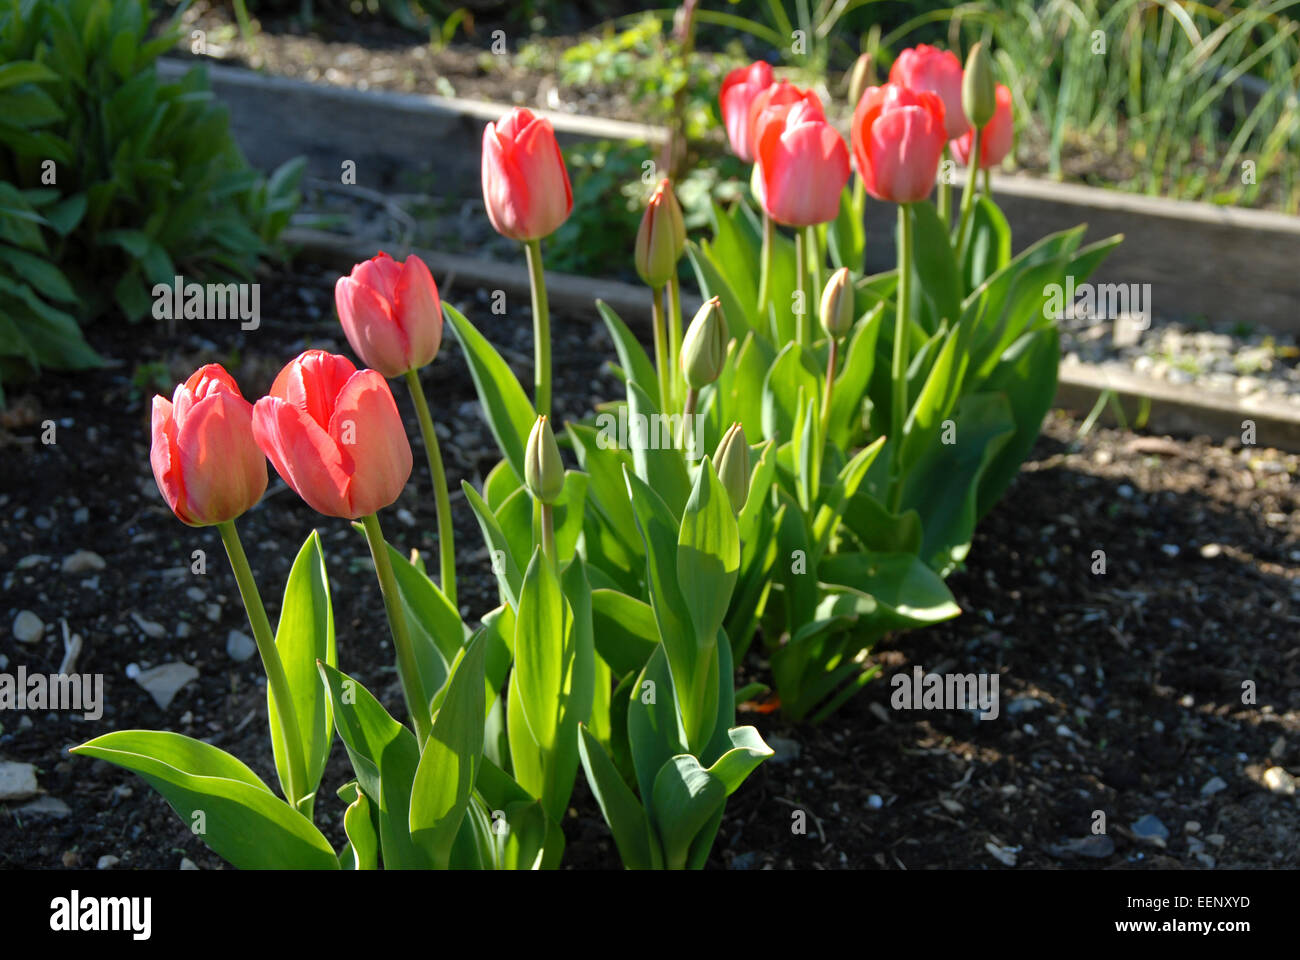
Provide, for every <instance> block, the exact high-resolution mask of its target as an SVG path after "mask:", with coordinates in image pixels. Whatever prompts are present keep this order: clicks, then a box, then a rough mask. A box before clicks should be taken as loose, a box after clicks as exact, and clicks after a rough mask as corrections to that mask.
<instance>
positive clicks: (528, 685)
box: [515, 547, 573, 750]
mask: <svg viewBox="0 0 1300 960" xmlns="http://www.w3.org/2000/svg"><path fill="white" fill-rule="evenodd" d="M572 631H573V610H572V609H571V608H570V606H569V602H568V600H566V599H565V597H564V593H563V592H562V591H561V589H560V580H559V578H558V577H557V576H556V575H555V570H554V568H553V567H552V566H551V562H550V561H549V560H548V559H547V558H546V557H544V556H543V555H542V551H541V548H540V547H539V548H538V549H537V550H535V551H534V552H533V557H532V560H531V562H530V563H529V564H528V570H527V571H526V572H525V573H524V584H523V590H522V592H521V593H520V597H519V614H518V619H517V621H516V623H515V676H516V677H517V678H518V682H519V703H520V706H521V707H523V711H524V718H525V719H526V721H527V723H528V728H529V730H531V731H532V734H533V739H534V740H535V741H537V744H538V745H539V746H540V747H541V748H542V749H544V750H550V749H552V748H553V747H554V746H555V741H556V737H557V735H558V731H559V721H560V700H561V696H562V695H563V693H564V688H565V677H566V674H567V672H568V670H569V669H570V665H569V664H568V663H566V662H565V652H566V651H565V647H566V646H567V645H568V642H569V639H570V635H571V633H572Z"/></svg>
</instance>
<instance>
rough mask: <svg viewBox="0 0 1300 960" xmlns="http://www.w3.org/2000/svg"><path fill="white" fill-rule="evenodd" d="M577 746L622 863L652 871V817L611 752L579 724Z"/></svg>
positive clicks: (653, 845)
mask: <svg viewBox="0 0 1300 960" xmlns="http://www.w3.org/2000/svg"><path fill="white" fill-rule="evenodd" d="M579 730H580V732H581V739H580V740H579V741H578V749H579V750H580V751H581V755H582V768H583V770H584V771H586V774H587V783H588V784H589V785H590V786H591V792H592V795H593V796H595V798H596V803H597V804H599V805H600V812H601V813H602V814H604V816H605V822H606V823H607V824H609V830H610V833H612V834H613V835H614V844H615V846H617V847H618V855H619V857H620V859H622V861H623V866H624V867H626V868H627V869H629V870H653V869H655V867H657V866H659V865H660V864H658V863H656V859H657V858H656V854H657V853H658V849H657V847H658V844H657V843H656V842H655V839H654V837H653V836H652V834H651V832H650V820H649V818H648V817H647V816H646V812H645V808H644V807H642V806H641V804H640V803H639V802H637V799H636V797H635V796H634V795H633V793H632V790H631V789H630V788H629V787H628V785H627V784H626V783H625V782H624V781H623V778H622V776H620V775H619V772H618V770H616V769H615V767H614V763H613V761H611V760H610V759H609V754H607V753H606V752H605V749H604V747H602V746H601V745H600V742H599V741H598V740H597V739H596V738H595V737H594V736H592V735H591V733H590V732H589V731H588V730H587V728H586V727H585V726H584V727H580V728H579Z"/></svg>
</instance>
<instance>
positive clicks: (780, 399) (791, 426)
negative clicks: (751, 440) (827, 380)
mask: <svg viewBox="0 0 1300 960" xmlns="http://www.w3.org/2000/svg"><path fill="white" fill-rule="evenodd" d="M801 391H802V393H803V395H804V396H805V397H819V396H821V371H820V370H819V369H818V365H817V360H816V357H815V356H814V355H813V353H812V351H811V350H809V349H807V348H806V347H803V346H801V345H800V344H798V343H796V342H794V341H793V340H792V341H790V342H788V343H787V344H786V345H785V347H783V348H782V350H781V352H780V353H779V354H777V357H776V361H775V362H774V363H773V364H772V366H771V368H770V369H769V370H768V371H767V376H766V378H765V379H764V381H763V432H762V434H760V436H763V437H767V438H769V439H775V440H776V441H777V442H778V443H785V442H786V441H788V440H790V439H791V438H792V437H793V436H794V431H795V424H796V423H797V422H798V420H799V415H800V413H801V411H800V410H799V394H800V392H801Z"/></svg>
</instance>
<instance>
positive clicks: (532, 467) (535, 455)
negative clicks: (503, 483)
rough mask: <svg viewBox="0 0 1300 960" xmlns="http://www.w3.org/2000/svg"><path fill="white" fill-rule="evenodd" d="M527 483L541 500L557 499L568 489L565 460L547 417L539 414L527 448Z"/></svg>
mask: <svg viewBox="0 0 1300 960" xmlns="http://www.w3.org/2000/svg"><path fill="white" fill-rule="evenodd" d="M524 483H525V485H526V486H527V487H528V492H529V493H531V494H532V495H533V496H534V497H536V498H537V500H538V501H539V502H541V503H554V502H555V501H556V499H557V498H558V497H559V496H560V491H561V490H563V489H564V463H563V462H562V461H561V460H560V448H559V446H558V445H557V444H556V442H555V434H554V433H552V432H551V425H550V423H549V422H548V421H547V419H546V417H538V418H537V422H536V423H534V424H533V429H532V432H531V433H529V434H528V447H527V449H526V450H525V451H524Z"/></svg>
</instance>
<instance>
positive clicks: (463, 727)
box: [410, 636, 487, 867]
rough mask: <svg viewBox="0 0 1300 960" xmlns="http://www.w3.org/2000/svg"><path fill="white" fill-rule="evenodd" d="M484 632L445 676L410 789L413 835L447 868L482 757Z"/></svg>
mask: <svg viewBox="0 0 1300 960" xmlns="http://www.w3.org/2000/svg"><path fill="white" fill-rule="evenodd" d="M486 650H487V643H486V641H485V640H484V639H483V637H482V636H480V637H479V638H478V639H477V640H475V641H473V642H472V643H471V644H470V645H469V646H468V647H466V648H465V651H464V653H463V654H462V655H461V657H460V660H459V662H458V663H457V664H456V665H455V666H454V667H453V668H452V674H451V678H450V679H449V680H448V681H447V694H446V696H445V697H444V698H443V701H442V706H441V707H440V708H439V710H438V715H437V717H436V718H435V719H434V721H433V730H432V732H431V733H430V734H429V739H428V740H427V741H426V742H425V744H424V749H423V751H421V753H420V763H419V766H418V767H417V768H416V771H415V782H414V784H413V785H412V788H411V811H410V826H411V838H412V839H413V840H414V841H415V842H416V843H418V844H420V845H421V846H423V847H425V848H426V850H427V851H428V852H429V856H430V858H431V859H432V860H433V862H434V864H435V865H436V866H439V867H445V866H446V865H447V862H448V860H449V859H450V856H451V846H452V843H453V842H454V841H455V839H456V833H457V832H458V831H459V830H460V825H461V821H462V819H463V818H464V816H465V805H466V804H467V803H468V802H469V795H470V792H471V791H472V790H473V789H474V780H475V778H476V776H477V774H478V768H479V764H480V763H481V761H482V757H483V719H484V715H485V714H486V711H487V704H486V700H485V697H484V693H483V658H484V653H485V652H486Z"/></svg>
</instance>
